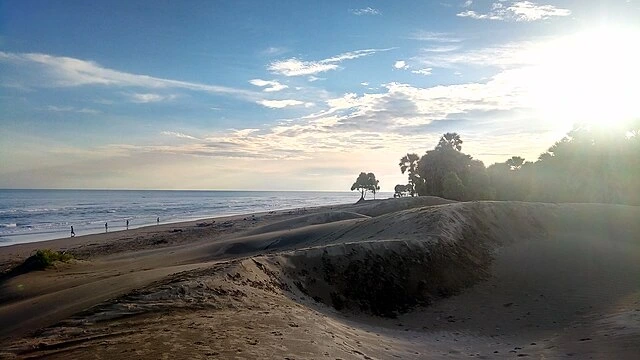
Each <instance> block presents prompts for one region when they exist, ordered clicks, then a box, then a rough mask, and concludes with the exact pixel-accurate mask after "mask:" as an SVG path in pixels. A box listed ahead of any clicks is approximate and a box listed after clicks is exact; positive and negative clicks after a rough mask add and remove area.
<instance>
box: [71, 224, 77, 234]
mask: <svg viewBox="0 0 640 360" xmlns="http://www.w3.org/2000/svg"><path fill="white" fill-rule="evenodd" d="M75 236H76V233H75V231H73V225H71V237H75Z"/></svg>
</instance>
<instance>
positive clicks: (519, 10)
mask: <svg viewBox="0 0 640 360" xmlns="http://www.w3.org/2000/svg"><path fill="white" fill-rule="evenodd" d="M507 10H509V11H511V12H512V13H513V14H514V17H515V19H516V21H536V20H543V19H548V18H549V17H551V16H569V15H571V10H568V9H560V8H557V7H555V6H553V5H537V4H535V3H532V2H530V1H518V2H515V3H513V5H511V6H510V7H508V8H507Z"/></svg>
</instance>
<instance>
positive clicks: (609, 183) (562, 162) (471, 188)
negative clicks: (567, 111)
mask: <svg viewBox="0 0 640 360" xmlns="http://www.w3.org/2000/svg"><path fill="white" fill-rule="evenodd" d="M461 144H462V139H460V136H459V135H458V134H456V133H446V134H444V135H443V136H442V137H441V138H440V141H439V142H438V144H437V145H436V146H435V148H434V149H433V150H428V151H427V152H426V153H425V154H424V155H423V156H422V157H420V159H419V160H418V161H417V165H416V167H415V178H414V179H419V180H417V181H414V182H413V184H412V185H413V186H414V189H415V191H417V193H418V194H419V195H433V196H442V197H447V198H453V199H456V200H460V199H463V200H484V199H497V200H527V201H553V202H602V203H622V204H631V205H640V191H639V189H640V119H634V120H633V121H629V122H628V123H627V124H625V126H624V127H617V126H610V125H608V126H606V127H601V128H596V127H594V126H593V125H578V126H576V127H575V128H574V129H573V130H572V131H570V132H569V133H568V134H567V136H565V137H564V138H563V139H561V140H560V141H558V142H556V143H555V144H554V145H553V146H551V147H550V148H549V150H548V151H547V152H545V153H543V154H541V155H540V156H539V157H538V160H537V161H536V162H527V161H525V160H524V158H522V157H520V156H512V157H511V158H510V159H507V160H506V161H505V162H503V163H495V164H493V165H491V166H489V167H488V168H485V167H484V164H483V163H482V162H481V161H478V160H474V159H473V158H472V157H471V156H469V155H467V154H464V153H463V152H462V146H461ZM408 155H410V154H407V156H405V157H403V158H402V159H401V161H400V170H401V171H403V173H404V171H408V170H409V169H410V166H411V164H412V161H411V159H410V158H409V157H408ZM403 165H405V167H404V168H403Z"/></svg>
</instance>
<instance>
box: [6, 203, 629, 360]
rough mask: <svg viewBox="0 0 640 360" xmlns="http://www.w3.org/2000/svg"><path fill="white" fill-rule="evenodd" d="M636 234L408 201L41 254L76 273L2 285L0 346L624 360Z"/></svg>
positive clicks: (493, 209) (546, 214)
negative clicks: (70, 258) (70, 257)
mask: <svg viewBox="0 0 640 360" xmlns="http://www.w3.org/2000/svg"><path fill="white" fill-rule="evenodd" d="M639 220H640V208H639V207H633V206H621V205H602V204H561V205H559V204H540V203H522V202H470V203H454V202H449V201H446V200H443V199H438V198H413V199H389V200H380V201H375V202H373V201H372V202H367V203H364V204H358V205H343V206H334V207H322V208H314V209H305V210H304V211H302V210H300V211H291V212H278V213H271V214H254V216H251V215H245V216H242V217H232V218H226V219H216V221H215V223H214V222H213V221H212V220H209V221H208V222H204V223H205V224H210V225H206V226H203V225H198V223H200V224H202V223H203V222H193V223H184V224H172V225H167V226H161V227H157V228H155V227H154V228H149V229H137V230H132V231H127V232H121V233H113V234H109V235H95V236H89V237H85V239H80V240H78V238H74V239H69V240H64V241H57V242H56V241H54V242H49V243H48V244H47V245H51V246H52V247H56V246H57V247H65V248H66V249H68V251H69V252H71V253H75V254H77V255H78V256H79V257H81V258H82V259H83V260H79V261H76V262H74V263H72V264H65V265H60V266H59V267H57V268H56V269H50V270H47V271H40V272H31V273H26V274H22V275H19V276H13V277H6V276H5V277H4V278H3V279H2V282H1V285H0V286H1V287H0V289H1V290H2V292H1V294H2V296H1V297H0V300H1V302H0V324H2V327H1V328H2V331H0V335H1V336H2V346H0V347H1V348H3V349H4V352H3V353H2V355H3V356H4V357H7V358H12V357H38V356H47V357H50V358H65V359H66V358H78V357H80V358H83V357H100V358H114V359H125V358H132V359H133V358H136V359H137V358H149V359H156V358H163V357H169V358H220V359H226V358H279V359H285V358H291V359H294V358H295V359H304V358H331V359H335V358H342V359H349V358H353V359H388V358H410V359H411V358H413V359H423V358H463V357H464V358H469V357H478V358H503V357H504V358H513V357H533V358H561V357H574V358H617V359H625V358H628V359H635V358H637V356H638V354H640V345H638V344H640V221H639ZM29 246H31V245H28V246H27V245H25V246H22V247H20V246H17V247H9V248H5V249H0V261H2V263H4V264H7V266H8V264H12V263H15V261H16V260H17V259H19V258H20V256H23V257H24V253H26V252H28V250H29ZM21 254H22V255H21Z"/></svg>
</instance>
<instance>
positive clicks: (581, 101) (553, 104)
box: [524, 27, 640, 128]
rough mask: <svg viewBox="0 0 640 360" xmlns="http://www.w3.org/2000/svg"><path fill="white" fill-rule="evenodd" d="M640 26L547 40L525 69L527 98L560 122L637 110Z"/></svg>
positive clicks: (626, 115) (623, 116) (609, 119)
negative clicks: (532, 61)
mask: <svg viewBox="0 0 640 360" xmlns="http://www.w3.org/2000/svg"><path fill="white" fill-rule="evenodd" d="M639 43H640V31H638V30H637V29H622V28H613V27H603V28H598V29H595V30H591V31H585V32H582V33H579V34H576V35H573V36H567V37H563V38H561V39H559V40H554V41H552V42H549V43H546V44H544V45H542V46H540V48H537V49H536V50H535V51H534V52H533V53H534V54H535V55H536V56H537V58H536V60H535V65H533V66H531V67H529V68H527V69H525V70H524V71H525V74H526V75H525V76H524V80H525V81H526V84H525V89H527V90H526V91H527V92H528V93H527V95H526V96H527V97H528V100H529V101H530V102H531V105H532V106H533V107H534V108H535V109H537V110H538V111H539V112H540V114H541V116H543V117H544V118H545V119H547V120H549V121H553V122H555V123H557V124H558V125H559V126H562V127H565V128H566V127H570V126H571V125H572V124H574V123H576V122H581V123H593V124H599V125H605V124H607V125H615V124H619V123H621V122H624V121H627V120H629V119H631V118H634V117H638V116H640V101H639V99H638V84H639V83H640V70H639V68H640V65H639V64H640V54H639V51H638V46H637V44H639Z"/></svg>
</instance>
